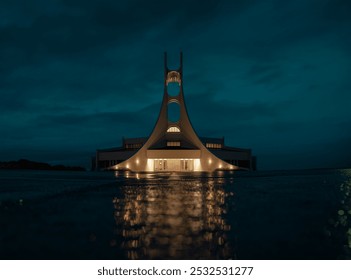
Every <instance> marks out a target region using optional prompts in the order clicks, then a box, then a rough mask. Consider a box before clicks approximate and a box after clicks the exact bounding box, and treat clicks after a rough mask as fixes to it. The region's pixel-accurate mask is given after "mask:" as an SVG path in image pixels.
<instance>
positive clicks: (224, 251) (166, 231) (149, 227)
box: [113, 176, 234, 259]
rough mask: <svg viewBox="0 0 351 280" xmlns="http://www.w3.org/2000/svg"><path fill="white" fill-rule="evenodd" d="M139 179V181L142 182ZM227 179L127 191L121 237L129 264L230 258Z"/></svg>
mask: <svg viewBox="0 0 351 280" xmlns="http://www.w3.org/2000/svg"><path fill="white" fill-rule="evenodd" d="M138 179H139V178H138ZM137 182H139V180H138V181H137ZM222 184H223V182H221V179H214V180H211V181H206V182H201V181H200V180H189V179H188V180H186V179H185V180H184V178H183V179H182V178H177V177H172V176H171V177H170V178H168V179H167V180H166V179H164V180H161V181H159V182H157V183H156V182H155V181H152V180H150V183H145V184H141V185H139V184H138V183H135V185H133V184H132V185H130V186H126V187H123V190H122V192H123V195H122V198H118V197H115V198H114V199H113V203H114V208H115V212H114V217H115V221H116V230H115V235H116V236H115V237H116V240H122V244H121V249H122V250H123V251H124V252H125V255H126V257H127V258H129V259H216V258H218V259H229V258H234V252H233V244H230V242H229V241H228V236H227V233H228V232H229V231H230V230H231V225H230V224H228V222H227V221H226V220H225V213H226V212H227V209H226V208H227V207H228V206H227V204H226V196H227V195H228V194H226V192H225V191H224V189H223V187H222Z"/></svg>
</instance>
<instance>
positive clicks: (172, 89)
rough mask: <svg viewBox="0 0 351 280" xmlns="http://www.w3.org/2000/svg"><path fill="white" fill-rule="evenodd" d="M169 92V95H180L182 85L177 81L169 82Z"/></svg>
mask: <svg viewBox="0 0 351 280" xmlns="http://www.w3.org/2000/svg"><path fill="white" fill-rule="evenodd" d="M167 93H168V95H169V96H178V95H179V93H180V86H179V83H177V82H172V83H168V85H167Z"/></svg>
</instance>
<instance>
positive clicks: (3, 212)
mask: <svg viewBox="0 0 351 280" xmlns="http://www.w3.org/2000/svg"><path fill="white" fill-rule="evenodd" d="M0 258H1V259H350V258H351V169H344V170H312V171H311V170H308V171H281V172H254V173H214V174H197V175H195V176H189V175H187V174H153V175H150V174H132V173H126V174H114V173H90V172H59V171H55V172H50V171H45V172H44V171H4V170H2V171H0Z"/></svg>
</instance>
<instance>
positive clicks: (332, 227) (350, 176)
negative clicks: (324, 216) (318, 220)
mask: <svg viewBox="0 0 351 280" xmlns="http://www.w3.org/2000/svg"><path fill="white" fill-rule="evenodd" d="M340 173H341V174H342V175H343V176H345V180H344V182H343V183H342V184H341V185H340V186H339V193H338V200H339V206H338V209H337V212H336V213H334V215H333V216H332V218H330V219H329V227H328V228H327V230H326V234H327V236H330V238H331V239H333V240H335V241H337V243H340V244H339V246H340V247H342V251H341V254H340V255H339V256H338V258H340V259H351V170H350V169H346V170H342V171H341V172H340Z"/></svg>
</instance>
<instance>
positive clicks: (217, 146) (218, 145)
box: [206, 143, 222, 149]
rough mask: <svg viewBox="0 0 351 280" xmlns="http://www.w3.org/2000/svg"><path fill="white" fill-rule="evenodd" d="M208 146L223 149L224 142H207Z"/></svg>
mask: <svg viewBox="0 0 351 280" xmlns="http://www.w3.org/2000/svg"><path fill="white" fill-rule="evenodd" d="M206 148H208V149H222V144H218V143H206Z"/></svg>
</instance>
